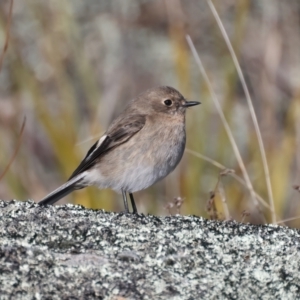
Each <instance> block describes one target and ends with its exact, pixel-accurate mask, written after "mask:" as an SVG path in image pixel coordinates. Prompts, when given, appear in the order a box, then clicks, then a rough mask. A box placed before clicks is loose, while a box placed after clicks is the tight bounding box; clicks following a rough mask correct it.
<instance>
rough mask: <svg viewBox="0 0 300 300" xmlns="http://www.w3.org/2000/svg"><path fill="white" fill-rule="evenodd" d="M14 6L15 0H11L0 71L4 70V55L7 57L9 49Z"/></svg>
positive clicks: (0, 59) (0, 57)
mask: <svg viewBox="0 0 300 300" xmlns="http://www.w3.org/2000/svg"><path fill="white" fill-rule="evenodd" d="M13 4H14V0H11V1H10V6H9V13H8V19H7V27H6V36H5V42H4V46H3V50H2V53H1V55H0V71H1V69H2V63H3V59H4V55H5V53H6V51H7V49H8V42H9V36H10V25H11V19H12V11H13Z"/></svg>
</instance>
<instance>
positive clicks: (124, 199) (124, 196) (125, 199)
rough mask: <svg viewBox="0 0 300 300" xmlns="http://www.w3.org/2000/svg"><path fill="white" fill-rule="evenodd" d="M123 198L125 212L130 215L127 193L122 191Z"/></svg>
mask: <svg viewBox="0 0 300 300" xmlns="http://www.w3.org/2000/svg"><path fill="white" fill-rule="evenodd" d="M122 196H123V202H124V206H125V211H126V213H129V209H128V203H127V196H126V192H125V191H123V190H122Z"/></svg>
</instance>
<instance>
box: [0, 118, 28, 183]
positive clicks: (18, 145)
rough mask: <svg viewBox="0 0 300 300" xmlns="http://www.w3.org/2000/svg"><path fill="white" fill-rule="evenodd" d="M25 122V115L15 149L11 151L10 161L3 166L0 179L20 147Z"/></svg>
mask: <svg viewBox="0 0 300 300" xmlns="http://www.w3.org/2000/svg"><path fill="white" fill-rule="evenodd" d="M25 124H26V117H25V118H24V121H23V123H22V127H21V130H20V133H19V136H18V141H17V146H16V148H15V151H14V153H13V156H12V157H11V159H10V161H9V162H8V164H7V166H6V167H5V169H4V171H3V172H2V174H1V175H0V181H1V180H2V178H3V177H4V176H5V174H6V173H7V171H8V170H9V168H10V166H11V164H12V163H13V161H14V159H15V157H16V156H17V153H18V151H19V149H20V146H21V141H22V135H23V132H24V128H25Z"/></svg>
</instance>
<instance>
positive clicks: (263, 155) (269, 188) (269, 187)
mask: <svg viewBox="0 0 300 300" xmlns="http://www.w3.org/2000/svg"><path fill="white" fill-rule="evenodd" d="M207 3H208V5H209V7H210V9H211V11H212V13H213V15H214V17H215V19H216V21H217V23H218V26H219V28H220V30H221V32H222V35H223V38H224V40H225V42H226V44H227V47H228V49H229V52H230V54H231V57H232V60H233V62H234V65H235V67H236V70H237V73H238V76H239V78H240V81H241V83H242V87H243V89H244V92H245V95H246V99H247V103H248V106H249V110H250V115H251V118H252V121H253V124H254V128H255V132H256V135H257V139H258V144H259V150H260V153H261V158H262V163H263V169H264V173H265V178H266V184H267V191H268V197H269V203H270V206H271V215H272V223H274V224H275V223H276V213H275V206H274V198H273V192H272V185H271V179H270V172H269V167H268V161H267V156H266V152H265V148H264V144H263V140H262V136H261V132H260V129H259V125H258V121H257V118H256V114H255V111H254V107H253V104H252V100H251V97H250V93H249V90H248V87H247V84H246V81H245V78H244V75H243V72H242V69H241V67H240V64H239V61H238V59H237V57H236V54H235V52H234V49H233V47H232V44H231V42H230V40H229V37H228V35H227V32H226V30H225V28H224V26H223V23H222V21H221V19H220V17H219V14H218V12H217V10H216V8H215V6H214V4H213V3H212V1H211V0H207Z"/></svg>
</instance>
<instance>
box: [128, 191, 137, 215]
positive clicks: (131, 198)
mask: <svg viewBox="0 0 300 300" xmlns="http://www.w3.org/2000/svg"><path fill="white" fill-rule="evenodd" d="M129 197H130V200H131V206H132V212H133V213H134V214H137V213H138V211H137V209H136V205H135V202H134V198H133V195H132V193H129Z"/></svg>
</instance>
